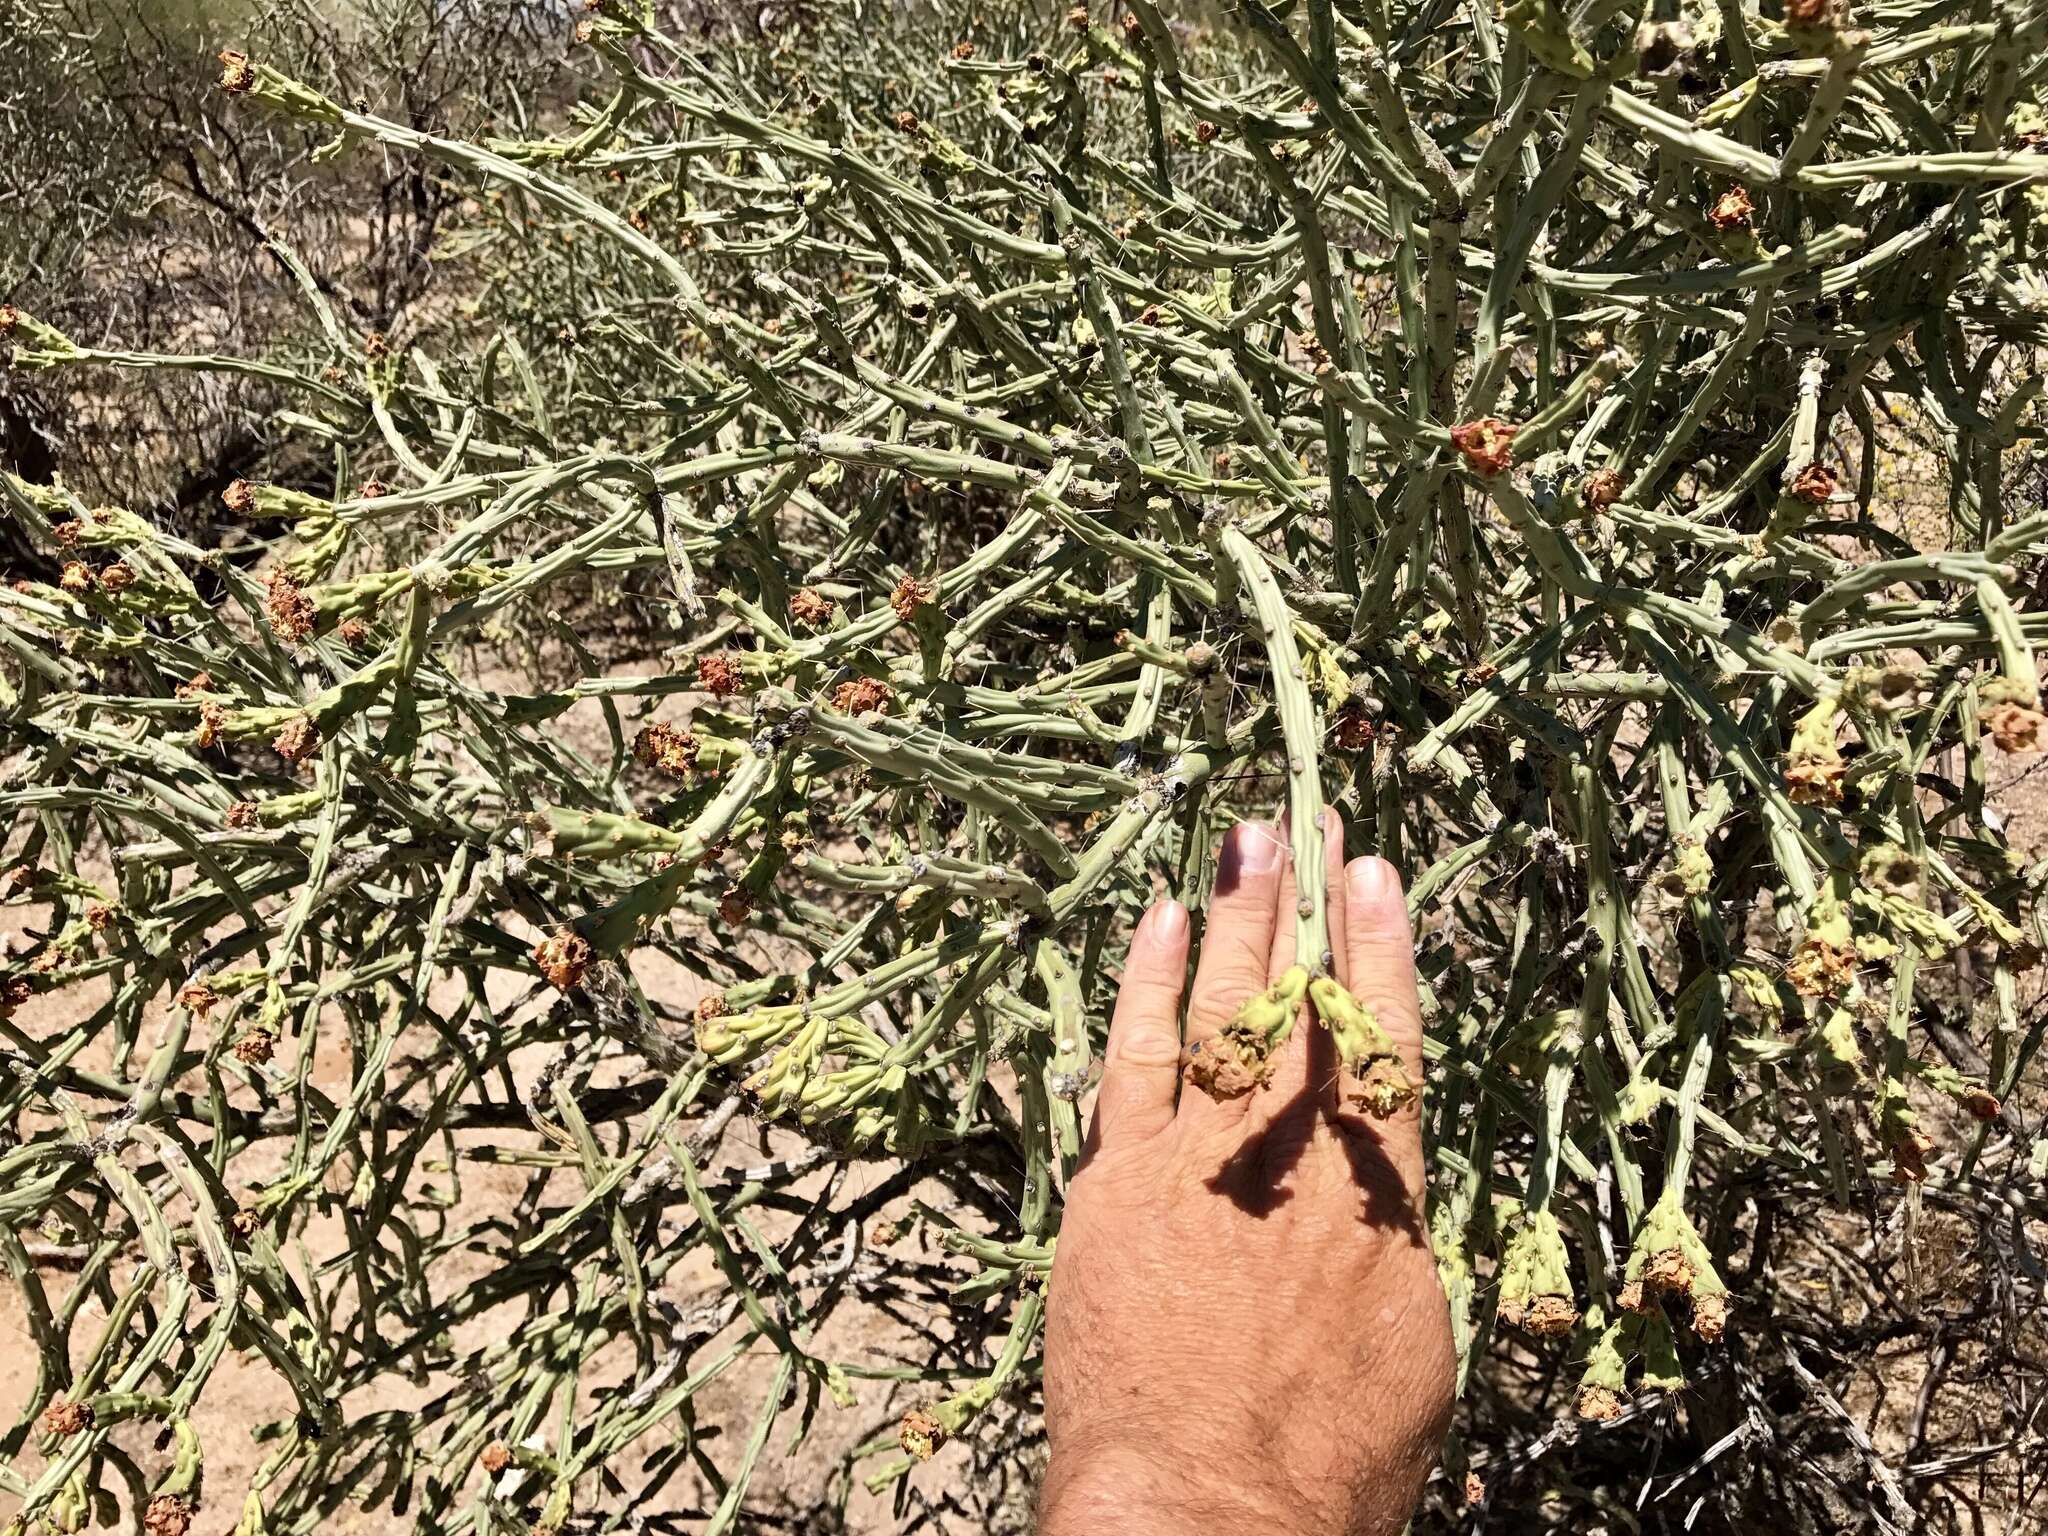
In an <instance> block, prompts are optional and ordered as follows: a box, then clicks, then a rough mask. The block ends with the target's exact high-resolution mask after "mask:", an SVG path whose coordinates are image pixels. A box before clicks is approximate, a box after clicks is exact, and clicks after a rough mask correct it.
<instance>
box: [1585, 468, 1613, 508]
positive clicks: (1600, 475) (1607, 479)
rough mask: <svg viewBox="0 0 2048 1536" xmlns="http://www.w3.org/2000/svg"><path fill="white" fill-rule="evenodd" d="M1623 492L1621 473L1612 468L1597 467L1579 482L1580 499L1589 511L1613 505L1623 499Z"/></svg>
mask: <svg viewBox="0 0 2048 1536" xmlns="http://www.w3.org/2000/svg"><path fill="white" fill-rule="evenodd" d="M1621 492H1622V481H1621V475H1620V473H1619V472H1618V471H1616V470H1612V469H1596V470H1594V471H1593V473H1591V474H1590V475H1588V476H1586V478H1585V479H1584V480H1582V481H1580V482H1579V501H1580V502H1581V503H1582V504H1583V505H1584V506H1585V508H1586V510H1587V511H1589V512H1599V511H1603V510H1605V509H1606V508H1608V507H1611V506H1613V505H1614V504H1615V503H1616V502H1617V501H1619V500H1621Z"/></svg>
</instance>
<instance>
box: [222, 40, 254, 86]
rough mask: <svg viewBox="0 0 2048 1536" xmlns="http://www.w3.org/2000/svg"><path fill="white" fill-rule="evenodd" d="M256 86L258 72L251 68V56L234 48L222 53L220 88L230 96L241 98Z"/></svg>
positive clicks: (223, 50)
mask: <svg viewBox="0 0 2048 1536" xmlns="http://www.w3.org/2000/svg"><path fill="white" fill-rule="evenodd" d="M255 84H256V71H255V70H254V69H253V68H252V67H251V66H250V63H249V55H247V54H246V53H241V52H238V51H237V50H235V49H233V48H223V49H221V51H220V88H221V89H222V90H224V91H226V92H227V93H228V94H229V95H230V96H240V95H242V94H244V93H245V92H247V91H248V90H249V89H250V87H252V86H254V85H255Z"/></svg>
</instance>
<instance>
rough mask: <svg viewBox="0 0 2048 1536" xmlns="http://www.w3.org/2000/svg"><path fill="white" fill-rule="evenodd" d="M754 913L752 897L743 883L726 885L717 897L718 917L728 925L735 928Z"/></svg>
mask: <svg viewBox="0 0 2048 1536" xmlns="http://www.w3.org/2000/svg"><path fill="white" fill-rule="evenodd" d="M753 913H754V898H753V896H752V895H751V894H749V893H748V891H747V888H746V887H745V886H743V885H728V886H727V887H726V888H725V889H724V890H723V891H722V892H720V893H719V897H718V918H719V921H720V922H722V923H725V924H726V925H727V926H728V927H732V928H737V927H739V925H740V924H741V923H744V922H745V921H746V920H747V919H748V918H749V917H751V916H753Z"/></svg>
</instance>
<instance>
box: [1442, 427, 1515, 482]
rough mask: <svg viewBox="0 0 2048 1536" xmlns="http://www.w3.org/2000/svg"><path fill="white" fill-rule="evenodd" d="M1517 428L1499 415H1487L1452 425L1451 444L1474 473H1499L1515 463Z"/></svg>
mask: <svg viewBox="0 0 2048 1536" xmlns="http://www.w3.org/2000/svg"><path fill="white" fill-rule="evenodd" d="M1515 430H1516V429H1515V428H1514V427H1511V426H1509V425H1508V423H1506V422H1504V421H1502V420H1501V419H1500V418H1499V417H1498V416H1484V417H1481V418H1480V419H1479V420H1478V421H1467V422H1461V423H1459V424H1458V425H1457V426H1455V427H1453V428H1451V444H1452V446H1453V447H1455V448H1456V449H1457V450H1458V452H1460V453H1462V454H1463V455H1464V456H1465V462H1466V463H1467V464H1468V465H1470V466H1471V468H1472V471H1473V473H1474V474H1479V475H1497V474H1499V473H1500V472H1501V471H1502V470H1504V469H1506V468H1507V467H1508V466H1509V465H1510V464H1512V463H1513V462H1514V443H1515Z"/></svg>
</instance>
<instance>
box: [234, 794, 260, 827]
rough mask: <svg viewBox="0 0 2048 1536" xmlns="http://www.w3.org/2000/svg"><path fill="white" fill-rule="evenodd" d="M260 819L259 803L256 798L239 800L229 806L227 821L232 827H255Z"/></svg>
mask: <svg viewBox="0 0 2048 1536" xmlns="http://www.w3.org/2000/svg"><path fill="white" fill-rule="evenodd" d="M259 819H260V818H259V816H258V810H257V805H256V802H255V801H254V800H237V801H236V802H235V803H234V804H233V805H231V806H229V807H228V817H227V821H228V825H229V826H231V827H235V828H238V829H239V828H246V827H253V826H255V825H257V823H258V821H259Z"/></svg>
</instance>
